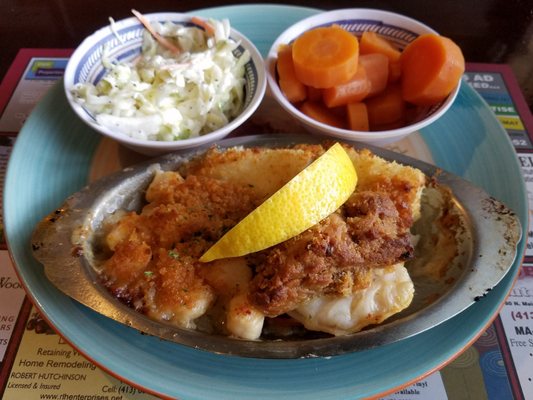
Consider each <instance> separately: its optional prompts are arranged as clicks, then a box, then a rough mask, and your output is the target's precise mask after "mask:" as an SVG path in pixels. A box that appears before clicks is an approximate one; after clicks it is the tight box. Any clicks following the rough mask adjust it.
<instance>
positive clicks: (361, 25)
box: [266, 8, 461, 145]
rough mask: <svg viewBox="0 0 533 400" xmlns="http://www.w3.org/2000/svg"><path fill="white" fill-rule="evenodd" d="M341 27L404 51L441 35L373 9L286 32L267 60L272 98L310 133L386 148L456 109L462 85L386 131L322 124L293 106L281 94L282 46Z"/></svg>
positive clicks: (313, 20) (328, 16)
mask: <svg viewBox="0 0 533 400" xmlns="http://www.w3.org/2000/svg"><path fill="white" fill-rule="evenodd" d="M333 24H337V25H340V26H341V27H343V28H344V29H346V30H347V31H349V32H352V33H354V34H355V35H356V36H358V37H360V36H361V34H362V33H363V32H364V31H374V32H377V33H378V34H379V35H381V36H383V37H385V38H386V39H387V40H389V41H391V42H392V43H394V44H395V45H396V46H397V47H398V48H399V49H400V50H402V49H403V48H405V46H406V45H407V44H408V43H410V42H412V41H413V40H414V39H416V38H417V37H418V36H419V35H421V34H424V33H437V32H435V31H434V30H433V29H431V28H430V27H428V26H426V25H424V24H422V23H421V22H418V21H416V20H414V19H411V18H408V17H405V16H403V15H399V14H395V13H392V12H387V11H380V10H372V9H361V8H352V9H341V10H334V11H328V12H324V13H320V14H317V15H314V16H312V17H309V18H306V19H303V20H301V21H299V22H297V23H296V24H294V25H292V26H291V27H289V28H288V29H287V30H285V31H284V32H283V33H282V34H281V35H280V36H279V37H278V38H277V39H276V40H275V42H274V43H273V44H272V47H271V48H270V51H269V53H268V56H267V59H266V67H267V80H268V86H269V90H270V92H271V94H272V95H273V97H274V98H275V99H276V100H277V102H278V103H279V104H280V105H281V106H282V107H283V108H284V109H285V110H286V111H287V112H288V113H289V114H291V115H292V116H293V117H294V118H295V119H296V120H298V121H299V122H300V123H301V124H302V125H303V126H304V127H305V128H306V129H307V130H308V131H310V132H312V133H318V134H323V135H327V136H333V137H337V138H341V139H347V140H357V141H360V142H364V143H369V144H374V145H384V144H387V143H392V142H395V141H398V140H400V139H402V138H403V137H405V136H407V135H409V134H411V133H413V132H416V131H418V130H419V129H421V128H423V127H425V126H427V125H429V124H431V123H432V122H434V121H435V120H437V119H438V118H440V117H441V116H442V115H443V114H444V113H445V112H446V111H447V110H448V109H449V108H450V106H451V105H452V103H453V101H454V99H455V97H456V96H457V93H458V92H459V88H460V85H461V83H459V84H458V85H457V87H456V88H455V89H454V90H453V91H452V93H451V94H450V95H449V96H448V97H447V98H446V99H445V100H444V101H442V102H441V103H439V104H437V105H434V106H431V107H428V108H427V109H425V110H424V112H423V113H421V114H419V115H418V117H417V119H416V120H415V122H414V123H411V124H410V125H407V126H404V127H401V128H397V129H391V130H386V131H372V132H365V131H353V130H348V129H340V128H336V127H333V126H330V125H326V124H323V123H320V122H318V121H316V120H314V119H312V118H310V117H308V116H307V115H305V114H304V113H302V112H301V111H299V110H298V109H297V108H296V107H295V106H294V105H292V104H291V103H290V102H289V101H288V100H287V99H286V98H285V96H284V95H283V93H282V92H281V90H280V88H279V85H278V82H277V76H276V62H277V52H278V49H279V47H280V45H282V44H288V43H291V42H292V41H294V40H295V39H296V38H297V37H298V36H300V35H301V34H302V33H304V32H305V31H308V30H310V29H313V28H317V27H320V26H330V25H333Z"/></svg>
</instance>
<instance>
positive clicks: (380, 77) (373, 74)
mask: <svg viewBox="0 0 533 400" xmlns="http://www.w3.org/2000/svg"><path fill="white" fill-rule="evenodd" d="M359 64H360V65H362V66H363V67H364V69H365V71H366V77H367V79H368V82H369V83H370V91H369V92H368V95H367V96H368V97H371V96H374V95H376V94H378V93H381V92H383V91H384V90H385V88H386V87H387V83H388V81H389V59H388V58H387V56H386V55H384V54H381V53H371V54H364V55H360V56H359Z"/></svg>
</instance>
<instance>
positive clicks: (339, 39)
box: [292, 25, 359, 88]
mask: <svg viewBox="0 0 533 400" xmlns="http://www.w3.org/2000/svg"><path fill="white" fill-rule="evenodd" d="M292 58H293V61H294V69H295V71H296V76H297V77H298V79H299V80H300V81H301V82H302V83H304V84H305V85H308V86H312V87H315V88H328V87H332V86H335V85H340V84H341V83H344V82H347V81H348V80H349V79H350V78H351V77H352V76H353V75H354V74H355V72H356V71H357V59H358V58H359V42H358V40H357V38H356V37H355V36H354V35H352V34H351V33H349V32H347V31H346V30H344V29H342V28H341V27H339V26H337V25H334V26H330V27H321V28H315V29H311V30H309V31H307V32H304V33H303V34H302V35H301V36H299V37H298V38H297V39H296V40H295V41H294V44H293V52H292Z"/></svg>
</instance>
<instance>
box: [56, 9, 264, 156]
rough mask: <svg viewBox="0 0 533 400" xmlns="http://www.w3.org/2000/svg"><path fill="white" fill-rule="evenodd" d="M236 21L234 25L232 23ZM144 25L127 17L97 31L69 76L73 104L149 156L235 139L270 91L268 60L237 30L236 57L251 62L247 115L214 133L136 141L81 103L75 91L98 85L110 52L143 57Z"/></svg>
mask: <svg viewBox="0 0 533 400" xmlns="http://www.w3.org/2000/svg"><path fill="white" fill-rule="evenodd" d="M144 17H146V19H147V20H148V21H150V23H151V24H154V22H160V23H162V24H164V23H165V22H172V23H174V24H181V25H185V26H194V25H195V24H194V23H193V22H192V21H191V16H190V15H186V14H181V13H153V14H145V15H144ZM230 23H231V21H230ZM144 31H145V29H144V26H143V25H142V24H141V23H140V22H139V20H138V19H137V18H135V17H131V18H126V19H123V20H120V21H117V22H112V23H110V24H109V25H107V26H105V27H103V28H101V29H99V30H97V31H96V32H94V33H93V34H92V35H90V36H89V37H87V38H86V39H85V40H84V41H83V42H82V43H81V44H80V45H79V46H78V47H77V48H76V50H75V51H74V53H73V54H72V56H71V58H70V60H69V62H68V64H67V67H66V70H65V75H64V90H65V94H66V97H67V100H68V102H69V103H70V105H71V107H72V109H73V110H74V112H75V113H76V114H77V115H78V116H79V117H80V118H81V120H82V121H83V122H85V123H86V124H87V125H89V126H90V127H91V128H93V129H94V130H96V131H98V132H100V133H101V134H102V135H104V136H107V137H110V138H111V139H113V140H115V141H118V142H119V143H121V144H122V145H124V146H126V147H128V148H130V149H133V150H135V151H137V152H139V153H142V154H146V155H158V154H164V153H169V152H172V151H176V150H181V149H189V148H194V147H197V146H201V145H206V144H209V143H213V142H215V141H217V140H219V139H222V138H224V137H225V136H227V135H229V134H230V133H231V132H232V131H233V130H235V129H236V128H237V127H239V126H240V125H242V124H243V123H244V122H245V121H246V120H247V119H248V118H249V117H250V116H251V115H252V114H253V113H254V111H255V110H256V109H257V107H258V106H259V104H260V103H261V101H262V99H263V96H264V94H265V90H266V86H267V83H266V75H265V69H264V61H263V58H262V56H261V53H260V52H259V51H258V50H257V48H256V47H255V45H254V44H253V43H252V42H251V41H250V40H249V39H247V38H246V37H245V36H244V35H242V34H241V33H239V32H238V31H236V30H235V29H233V28H232V29H231V33H230V38H231V39H233V40H234V41H235V42H237V43H239V45H238V47H237V48H236V49H235V50H234V51H233V53H234V54H235V55H236V56H239V55H240V54H242V53H243V52H244V51H245V50H247V51H248V52H249V54H250V60H249V61H248V62H247V63H246V64H245V85H244V105H243V107H242V111H241V113H240V114H239V115H238V116H237V117H235V118H234V119H232V120H230V121H229V123H228V124H227V125H225V126H223V127H222V128H219V129H217V130H215V131H212V132H210V133H206V134H203V135H200V136H197V137H192V138H188V139H181V140H175V141H156V140H143V139H135V138H132V137H130V136H128V135H126V134H123V133H120V132H117V131H115V130H113V129H110V128H108V127H105V126H102V125H100V124H98V123H97V121H96V118H95V116H94V115H93V114H92V113H91V112H89V111H88V110H87V109H86V108H85V107H83V106H82V105H80V104H79V103H78V102H76V101H75V99H74V95H73V93H72V89H73V87H74V86H75V85H76V84H77V83H87V82H88V83H92V84H96V83H97V82H98V81H100V79H101V78H102V77H103V76H104V75H105V73H106V69H105V67H104V65H103V64H102V56H103V54H104V49H105V52H106V53H105V56H106V58H108V59H109V60H116V61H119V62H126V63H133V62H134V61H135V59H136V58H137V57H139V55H140V54H141V45H142V41H143V32H144Z"/></svg>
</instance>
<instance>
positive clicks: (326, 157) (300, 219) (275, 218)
mask: <svg viewBox="0 0 533 400" xmlns="http://www.w3.org/2000/svg"><path fill="white" fill-rule="evenodd" d="M356 184H357V173H356V172H355V168H354V166H353V163H352V161H351V160H350V157H349V156H348V154H347V153H346V151H345V150H344V149H343V148H342V146H341V145H340V144H339V143H335V144H334V145H333V146H331V147H330V148H329V149H328V150H327V151H326V152H325V153H324V154H322V155H321V156H320V157H318V158H317V159H316V160H315V161H314V162H312V163H311V164H309V165H308V166H307V167H306V168H305V169H304V170H302V171H301V172H300V173H298V174H297V175H296V176H295V177H294V178H292V179H291V180H290V181H289V182H287V183H286V184H285V185H284V186H282V187H281V188H280V189H279V190H278V191H277V192H275V193H274V194H273V195H272V196H270V197H269V198H268V199H267V200H265V201H264V202H263V203H262V204H261V205H260V206H258V207H257V208H256V209H255V210H253V211H252V212H251V213H250V214H248V215H247V216H246V217H245V218H244V219H242V220H241V221H240V222H239V223H238V224H237V225H235V226H234V227H233V228H232V229H230V230H229V231H228V232H227V233H226V234H225V235H224V236H222V237H221V238H220V239H219V240H218V241H217V242H216V243H215V244H214V245H213V246H211V247H210V248H209V249H208V250H207V251H206V252H205V253H204V254H203V255H202V257H200V261H201V262H209V261H213V260H217V259H220V258H230V257H239V256H243V255H246V254H250V253H254V252H257V251H260V250H264V249H266V248H268V247H271V246H274V245H276V244H278V243H281V242H284V241H285V240H288V239H290V238H292V237H294V236H296V235H298V234H300V233H302V232H303V231H305V230H306V229H309V228H310V227H312V226H313V225H315V224H317V223H318V222H320V221H321V220H323V219H324V218H326V217H327V216H328V215H330V214H331V213H333V212H334V211H335V210H337V209H338V208H339V207H340V206H341V205H342V204H344V202H345V201H346V200H347V199H348V197H350V195H351V194H352V193H353V191H354V190H355V186H356Z"/></svg>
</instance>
